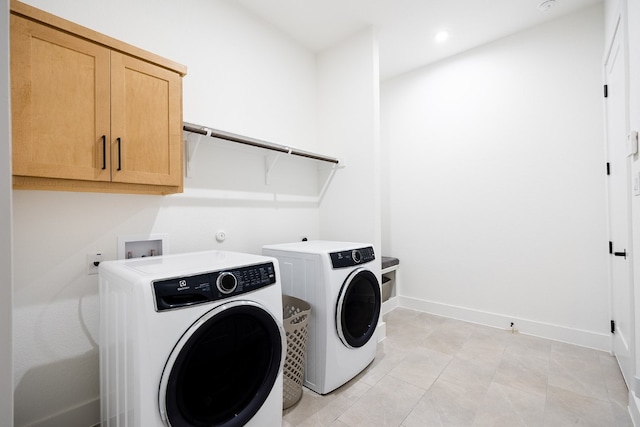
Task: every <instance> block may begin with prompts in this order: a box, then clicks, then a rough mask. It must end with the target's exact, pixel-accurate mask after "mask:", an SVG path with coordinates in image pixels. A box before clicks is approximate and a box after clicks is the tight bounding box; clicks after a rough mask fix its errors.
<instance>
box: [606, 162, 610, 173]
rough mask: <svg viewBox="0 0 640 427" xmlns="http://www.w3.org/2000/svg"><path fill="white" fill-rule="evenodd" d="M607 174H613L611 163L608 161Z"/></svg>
mask: <svg viewBox="0 0 640 427" xmlns="http://www.w3.org/2000/svg"><path fill="white" fill-rule="evenodd" d="M607 175H611V163H609V162H607Z"/></svg>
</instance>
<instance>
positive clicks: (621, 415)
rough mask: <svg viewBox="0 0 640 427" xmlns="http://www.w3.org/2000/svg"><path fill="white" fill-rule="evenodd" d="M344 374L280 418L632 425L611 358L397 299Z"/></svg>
mask: <svg viewBox="0 0 640 427" xmlns="http://www.w3.org/2000/svg"><path fill="white" fill-rule="evenodd" d="M385 321H386V322H387V338H386V339H385V340H383V341H382V342H381V343H379V344H378V348H377V353H376V358H375V360H374V362H373V363H371V364H370V365H369V366H368V367H367V368H366V369H365V370H364V371H363V372H361V373H360V374H358V375H357V376H356V377H355V378H354V379H353V380H351V381H349V382H348V383H347V384H345V385H344V386H342V387H340V388H338V389H337V390H335V391H334V392H332V393H329V394H327V395H325V396H320V395H318V394H316V393H313V392H311V391H309V390H307V389H304V393H303V397H302V400H301V401H300V402H299V403H298V404H297V405H295V406H294V407H292V408H289V409H287V410H286V411H285V412H284V414H283V415H284V416H283V422H282V426H283V427H360V426H367V427H368V426H375V427H378V426H383V427H387V426H388V427H425V426H426V427H431V426H435V427H485V426H492V427H500V426H505V427H517V426H526V427H542V426H543V427H564V426H569V425H580V426H597V427H609V426H611V427H632V423H631V418H630V416H629V413H628V408H627V399H628V390H627V388H626V385H625V383H624V380H623V378H622V375H621V374H620V369H619V368H618V365H617V362H616V360H615V358H613V357H611V356H610V355H609V354H607V353H604V352H601V351H597V350H591V349H588V348H583V347H578V346H575V345H571V344H566V343H560V342H555V341H550V340H546V339H543V338H537V337H532V336H528V335H524V334H518V333H515V334H512V333H510V332H507V331H505V330H501V329H496V328H489V327H485V326H480V325H475V324H471V323H465V322H461V321H458V320H453V319H447V318H444V317H440V316H435V315H431V314H427V313H421V312H418V311H415V310H409V309H404V308H397V309H395V310H394V311H392V312H391V313H388V314H386V315H385Z"/></svg>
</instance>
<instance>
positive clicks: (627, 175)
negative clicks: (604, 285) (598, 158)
mask: <svg viewBox="0 0 640 427" xmlns="http://www.w3.org/2000/svg"><path fill="white" fill-rule="evenodd" d="M614 16H615V23H614V25H613V27H612V28H613V31H612V32H611V33H610V34H609V35H607V38H606V40H605V46H606V50H605V52H604V58H603V80H604V83H605V84H608V83H609V81H608V74H607V65H608V63H609V59H610V56H611V53H612V49H613V47H614V42H615V41H616V38H617V37H618V38H620V39H619V43H620V44H621V53H622V55H623V58H624V64H623V73H624V78H623V80H624V91H623V93H624V100H623V103H624V111H625V113H624V114H625V117H624V126H625V129H624V134H625V135H628V134H629V129H630V120H629V105H630V100H629V88H630V85H629V70H628V67H629V53H628V40H627V34H626V27H625V20H624V15H623V13H622V11H621V10H618V11H617V12H616V14H615V15H614ZM604 104H605V105H604V117H605V123H604V126H605V135H604V136H605V141H604V148H605V158H606V160H607V162H610V160H611V153H610V149H609V144H610V142H609V125H610V123H609V112H608V108H607V103H606V101H605V103H604ZM623 164H624V171H623V174H624V179H625V181H626V188H625V189H624V191H625V195H624V197H625V198H626V202H627V203H626V212H625V214H624V215H625V222H626V236H625V237H626V239H625V240H626V242H625V246H626V247H625V250H626V252H627V259H628V261H627V268H626V274H627V280H628V284H629V299H630V301H629V304H630V310H629V317H630V318H629V326H630V331H629V342H628V345H629V351H630V356H629V359H630V363H631V371H632V372H631V374H632V375H633V378H625V380H626V381H627V387H628V389H629V392H630V393H635V392H636V390H638V387H637V384H636V383H637V382H638V381H639V378H638V375H637V368H638V366H637V363H636V327H635V326H636V325H635V318H636V313H635V304H634V301H635V289H634V274H633V263H632V262H631V261H632V260H633V229H632V212H631V203H632V197H631V187H630V179H631V164H630V160H629V158H628V157H627V158H625V159H624V162H623ZM609 179H610V178H609V176H608V175H607V185H606V199H607V200H606V203H607V212H606V214H607V234H608V236H609V238H611V237H612V236H611V233H612V229H611V190H610V188H609V187H610V183H609V182H608V181H609ZM615 246H616V242H614V247H615ZM618 248H619V244H618ZM614 250H615V249H614ZM615 261H616V259H615V257H614V256H613V254H609V258H608V263H607V264H608V271H609V280H608V281H609V305H610V312H611V319H612V320H615V312H616V311H615V310H616V309H615V307H614V283H613V268H614V266H613V263H614V262H615ZM615 339H616V337H615V335H614V334H613V333H612V334H611V354H612V355H614V356H615Z"/></svg>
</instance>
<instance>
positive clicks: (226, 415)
mask: <svg viewBox="0 0 640 427" xmlns="http://www.w3.org/2000/svg"><path fill="white" fill-rule="evenodd" d="M99 275H100V276H99V277H100V400H101V419H102V424H101V425H102V426H103V427H107V426H121V427H124V426H128V427H133V426H136V427H154V426H174V427H176V426H229V427H230V426H244V425H247V426H261V427H262V426H269V427H280V426H281V425H282V367H283V364H284V357H285V354H286V353H285V352H286V335H285V332H284V328H283V324H282V289H281V285H280V280H279V277H278V261H277V260H276V259H273V258H268V257H264V256H258V255H249V254H241V253H233V252H222V251H209V252H197V253H190V254H181V255H167V256H158V257H148V258H138V259H132V260H121V261H107V262H103V263H101V264H100V267H99Z"/></svg>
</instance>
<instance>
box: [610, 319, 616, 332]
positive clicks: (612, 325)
mask: <svg viewBox="0 0 640 427" xmlns="http://www.w3.org/2000/svg"><path fill="white" fill-rule="evenodd" d="M611 333H612V334H615V333H616V321H615V320H612V321H611Z"/></svg>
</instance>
